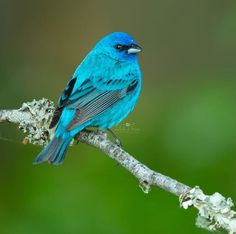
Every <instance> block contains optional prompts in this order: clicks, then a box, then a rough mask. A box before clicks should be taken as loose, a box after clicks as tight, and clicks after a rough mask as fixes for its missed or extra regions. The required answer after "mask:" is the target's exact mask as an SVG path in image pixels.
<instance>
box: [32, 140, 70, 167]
mask: <svg viewBox="0 0 236 234" xmlns="http://www.w3.org/2000/svg"><path fill="white" fill-rule="evenodd" d="M71 140H72V139H71V138H67V139H64V140H62V139H61V137H56V136H54V138H53V139H52V140H51V141H50V142H49V144H48V145H47V146H46V147H45V148H44V149H43V150H42V151H41V152H40V153H39V155H38V156H37V157H36V158H35V159H34V161H33V164H39V163H42V162H45V161H49V162H50V163H52V164H54V165H57V164H60V163H62V162H63V160H64V158H65V154H66V151H67V149H68V146H69V144H70V142H71Z"/></svg>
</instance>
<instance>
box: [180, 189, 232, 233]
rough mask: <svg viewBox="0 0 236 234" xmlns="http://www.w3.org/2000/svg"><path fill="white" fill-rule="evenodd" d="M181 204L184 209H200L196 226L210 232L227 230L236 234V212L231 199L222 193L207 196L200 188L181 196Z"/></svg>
mask: <svg viewBox="0 0 236 234" xmlns="http://www.w3.org/2000/svg"><path fill="white" fill-rule="evenodd" d="M180 204H181V206H182V207H183V208H184V209H187V208H188V207H190V206H194V207H196V208H197V209H198V211H199V212H198V217H197V219H196V225H197V226H198V227H201V228H205V229H207V230H209V231H216V230H217V229H221V228H222V229H225V230H227V231H228V233H230V234H234V233H236V212H235V211H233V210H232V209H231V208H232V207H233V205H234V204H233V202H232V200H231V198H227V199H226V198H225V197H223V196H222V195H221V194H220V193H214V194H213V195H205V194H204V193H203V191H202V190H201V189H200V188H199V187H195V188H193V189H191V190H190V191H189V192H187V193H185V194H183V195H181V196H180Z"/></svg>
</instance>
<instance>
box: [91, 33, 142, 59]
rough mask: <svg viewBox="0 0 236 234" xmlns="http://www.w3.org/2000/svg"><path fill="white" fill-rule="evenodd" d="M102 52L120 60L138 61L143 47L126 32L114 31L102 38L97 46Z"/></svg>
mask: <svg viewBox="0 0 236 234" xmlns="http://www.w3.org/2000/svg"><path fill="white" fill-rule="evenodd" d="M95 49H96V50H97V51H99V52H100V53H104V54H106V55H108V56H110V57H112V58H113V59H116V60H119V61H130V62H136V61H137V54H138V53H139V52H140V51H142V48H141V47H140V46H138V45H137V43H136V42H135V40H134V39H133V38H132V37H131V36H130V35H128V34H127V33H124V32H114V33H111V34H109V35H107V36H105V37H104V38H102V39H101V40H100V41H99V42H98V43H97V44H96V46H95Z"/></svg>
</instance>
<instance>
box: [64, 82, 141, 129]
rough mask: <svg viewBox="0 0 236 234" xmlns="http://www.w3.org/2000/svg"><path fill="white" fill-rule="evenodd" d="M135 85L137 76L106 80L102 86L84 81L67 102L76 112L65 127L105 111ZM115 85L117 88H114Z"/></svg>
mask: <svg viewBox="0 0 236 234" xmlns="http://www.w3.org/2000/svg"><path fill="white" fill-rule="evenodd" d="M120 83H122V84H120ZM137 85H138V79H137V77H136V78H135V79H129V80H128V79H127V80H121V79H117V80H107V81H106V82H103V84H102V86H103V88H101V84H99V83H98V84H96V85H94V82H92V81H91V80H86V81H84V83H83V84H82V86H81V87H80V89H79V90H78V91H77V92H75V93H74V94H73V95H72V96H71V97H70V101H68V102H67V105H66V107H67V108H71V109H76V114H75V116H74V118H73V120H72V121H71V123H70V124H69V126H67V129H68V130H72V129H74V128H76V127H77V126H79V125H81V124H83V123H85V122H87V121H89V120H91V119H92V118H93V117H95V116H97V115H99V114H101V113H103V112H105V111H106V110H107V109H108V108H110V107H112V106H113V105H114V104H116V103H117V102H119V101H120V100H121V99H123V98H124V97H125V96H127V95H128V94H129V93H130V92H131V91H133V90H134V89H135V88H136V87H137ZM84 86H85V87H84ZM115 86H117V87H118V88H117V89H115ZM99 87H100V88H99Z"/></svg>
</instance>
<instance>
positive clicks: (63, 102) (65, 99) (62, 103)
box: [49, 78, 76, 129]
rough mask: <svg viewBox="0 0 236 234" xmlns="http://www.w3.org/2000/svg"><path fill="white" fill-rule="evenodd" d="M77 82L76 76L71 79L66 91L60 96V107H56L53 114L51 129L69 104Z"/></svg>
mask: <svg viewBox="0 0 236 234" xmlns="http://www.w3.org/2000/svg"><path fill="white" fill-rule="evenodd" d="M75 82H76V78H73V79H71V80H70V81H69V83H68V84H67V86H66V88H65V90H64V92H63V93H62V95H61V98H60V100H59V103H58V107H57V108H56V110H55V112H54V114H53V117H52V121H51V123H50V126H49V129H51V128H54V127H55V126H56V125H57V123H58V121H59V119H60V117H61V114H62V111H63V108H64V106H65V105H66V104H67V102H68V100H69V98H70V95H71V92H72V90H73V88H74V85H75Z"/></svg>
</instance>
